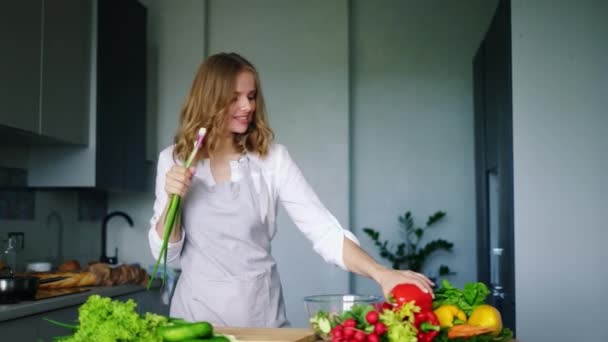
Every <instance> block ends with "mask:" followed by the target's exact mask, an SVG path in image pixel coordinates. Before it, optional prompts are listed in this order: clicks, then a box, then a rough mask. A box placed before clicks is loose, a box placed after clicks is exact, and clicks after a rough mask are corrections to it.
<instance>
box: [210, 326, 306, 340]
mask: <svg viewBox="0 0 608 342" xmlns="http://www.w3.org/2000/svg"><path fill="white" fill-rule="evenodd" d="M214 330H215V331H217V332H219V333H222V334H228V335H233V336H234V337H236V339H237V340H239V341H243V342H314V341H317V338H316V337H315V334H314V332H313V331H312V330H310V329H296V328H229V327H217V328H215V329H214Z"/></svg>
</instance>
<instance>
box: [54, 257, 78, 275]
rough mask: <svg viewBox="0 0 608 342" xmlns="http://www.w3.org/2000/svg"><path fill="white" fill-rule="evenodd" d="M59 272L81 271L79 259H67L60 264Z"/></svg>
mask: <svg viewBox="0 0 608 342" xmlns="http://www.w3.org/2000/svg"><path fill="white" fill-rule="evenodd" d="M58 271H59V272H76V271H80V263H79V262H78V261H77V260H66V261H64V262H63V263H62V264H61V265H59V269H58Z"/></svg>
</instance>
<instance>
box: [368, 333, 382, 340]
mask: <svg viewBox="0 0 608 342" xmlns="http://www.w3.org/2000/svg"><path fill="white" fill-rule="evenodd" d="M367 342H380V337H378V335H376V334H369V335H367Z"/></svg>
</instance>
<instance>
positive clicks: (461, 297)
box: [433, 279, 490, 316]
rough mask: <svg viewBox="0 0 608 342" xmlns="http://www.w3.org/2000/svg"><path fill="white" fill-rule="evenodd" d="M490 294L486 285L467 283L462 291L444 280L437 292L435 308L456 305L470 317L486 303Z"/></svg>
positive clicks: (434, 302)
mask: <svg viewBox="0 0 608 342" xmlns="http://www.w3.org/2000/svg"><path fill="white" fill-rule="evenodd" d="M489 294H490V290H488V287H487V286H486V285H485V284H484V283H466V284H465V285H464V289H463V290H461V289H459V288H457V287H455V286H453V285H452V284H450V282H449V281H447V280H445V279H444V280H443V281H442V282H441V288H440V289H438V290H437V291H435V300H434V301H433V308H438V307H440V306H441V305H444V304H454V305H456V306H458V307H459V308H460V310H462V311H464V313H466V314H467V316H470V315H471V313H472V312H473V310H474V309H475V308H476V307H477V306H478V305H481V304H483V303H484V302H485V300H486V298H487V297H488V295H489Z"/></svg>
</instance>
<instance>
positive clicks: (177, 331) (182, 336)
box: [157, 322, 219, 342]
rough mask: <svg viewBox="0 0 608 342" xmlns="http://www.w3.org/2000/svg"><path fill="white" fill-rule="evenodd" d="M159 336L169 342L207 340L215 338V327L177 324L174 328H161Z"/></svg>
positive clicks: (203, 323) (197, 324)
mask: <svg viewBox="0 0 608 342" xmlns="http://www.w3.org/2000/svg"><path fill="white" fill-rule="evenodd" d="M157 335H158V336H160V337H162V338H163V340H164V341H168V342H179V341H184V340H188V339H197V338H199V339H205V338H209V337H212V336H213V326H212V325H211V324H210V323H208V322H196V323H189V324H176V325H173V326H164V327H159V328H158V330H157ZM218 342H219V341H218Z"/></svg>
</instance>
